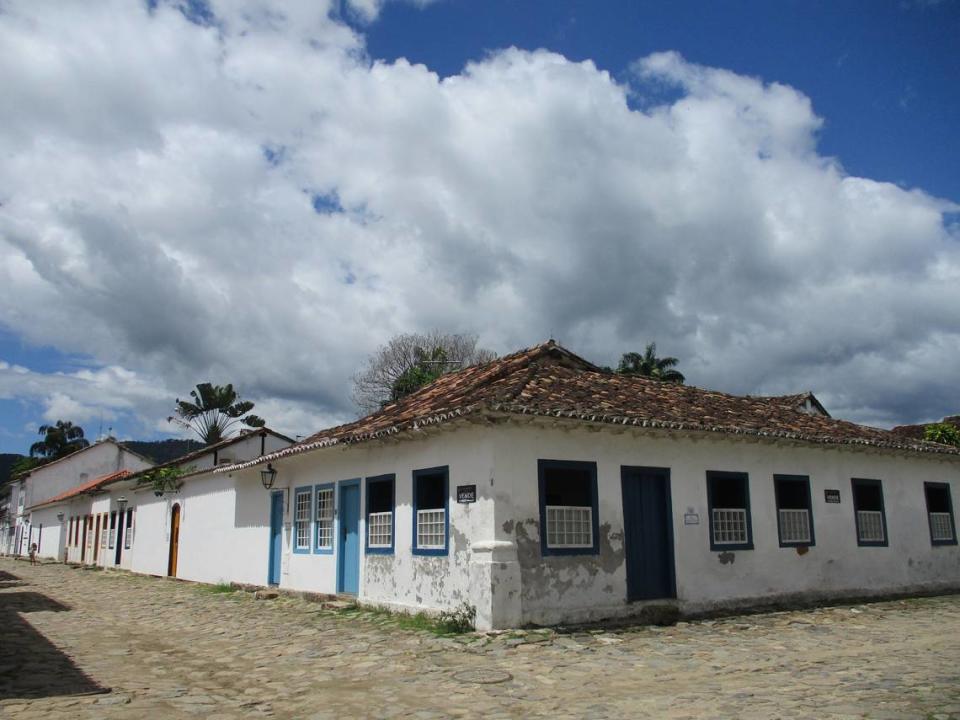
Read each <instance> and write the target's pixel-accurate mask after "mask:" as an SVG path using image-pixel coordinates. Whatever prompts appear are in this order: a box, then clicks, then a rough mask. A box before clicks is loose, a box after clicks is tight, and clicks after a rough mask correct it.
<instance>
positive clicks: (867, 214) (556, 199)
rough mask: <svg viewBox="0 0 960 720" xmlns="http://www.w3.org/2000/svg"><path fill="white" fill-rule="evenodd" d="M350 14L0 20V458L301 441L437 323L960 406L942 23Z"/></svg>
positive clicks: (953, 59)
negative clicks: (51, 443)
mask: <svg viewBox="0 0 960 720" xmlns="http://www.w3.org/2000/svg"><path fill="white" fill-rule="evenodd" d="M331 3H332V4H331V5H330V6H329V7H328V6H327V5H326V4H325V3H323V2H314V1H313V0H309V1H307V0H302V1H301V0H297V1H294V2H291V3H289V4H288V5H285V6H283V9H279V8H278V6H276V5H275V4H271V3H266V2H261V0H249V2H247V4H246V5H245V6H243V8H242V9H240V6H239V5H238V4H237V3H229V2H225V1H224V2H221V1H218V0H211V1H210V2H207V3H202V2H199V1H198V0H192V1H191V2H189V3H186V2H179V1H178V0H157V1H156V2H150V3H145V4H143V5H137V4H136V3H129V2H121V1H120V0H103V1H102V2H94V3H89V4H87V5H84V6H83V7H82V8H80V7H67V6H56V5H49V6H44V4H36V3H30V2H14V3H10V4H9V5H7V6H5V8H4V12H3V13H0V77H4V78H8V80H9V82H8V83H7V86H8V98H9V102H7V103H4V107H3V108H0V152H3V154H4V157H6V158H9V159H10V160H9V162H6V163H5V164H4V167H3V168H0V261H2V262H0V452H16V451H19V452H23V451H25V450H26V448H27V447H29V445H30V443H31V442H33V440H34V439H35V437H36V433H35V428H36V427H37V426H38V425H40V424H43V423H45V422H50V421H52V420H54V419H57V418H62V419H71V420H74V421H75V422H78V423H79V424H81V425H83V427H84V428H85V429H86V430H87V433H88V435H90V436H95V435H96V433H97V430H98V428H99V427H100V426H101V423H102V426H103V428H104V429H106V428H107V427H111V428H113V430H114V432H115V433H116V434H118V435H119V436H121V437H135V438H138V439H148V438H158V437H163V436H167V435H170V434H172V431H173V428H172V427H171V426H170V425H169V424H168V423H167V422H166V416H167V415H168V414H169V412H170V410H171V409H172V406H173V400H174V398H175V397H177V396H178V395H179V396H183V395H185V394H186V393H187V392H188V391H189V389H190V388H191V387H192V386H193V385H194V384H195V383H197V382H202V381H207V380H209V381H213V382H221V383H222V382H228V381H232V382H234V383H235V384H237V386H238V387H239V388H240V390H241V393H242V394H243V395H244V396H245V397H249V398H251V399H253V400H255V401H256V402H257V403H258V412H259V413H260V414H262V415H264V416H265V417H266V418H267V420H268V422H269V423H270V424H271V425H274V426H276V427H277V428H278V429H280V430H282V431H284V432H286V433H288V434H291V435H297V434H303V435H305V434H309V433H312V432H314V431H316V430H317V429H319V428H320V427H323V426H325V425H327V424H330V423H334V422H339V421H343V420H347V419H350V418H351V417H353V416H354V415H355V413H356V408H355V406H354V405H353V403H352V402H351V400H350V385H351V377H352V374H353V372H354V371H355V370H356V368H357V367H358V366H359V365H360V363H361V362H362V361H363V358H364V357H366V356H367V355H368V354H369V353H370V352H372V351H373V350H374V349H375V348H376V347H377V346H378V345H379V344H380V343H382V342H384V341H385V340H386V339H388V338H389V337H390V336H391V335H393V334H396V333H398V332H404V331H418V330H428V329H431V328H440V329H443V330H446V331H451V332H468V333H474V334H476V335H478V336H479V339H480V343H481V344H482V345H484V346H486V347H489V348H490V349H493V350H494V351H496V352H499V353H506V352H511V351H513V350H516V349H518V348H520V347H524V346H529V345H532V344H534V343H536V342H539V341H541V340H543V339H545V338H546V337H547V336H548V335H551V334H552V335H556V336H557V337H559V339H560V340H561V341H562V342H564V343H565V344H567V345H568V346H569V347H571V349H573V350H574V351H576V352H580V353H582V354H584V355H585V356H587V357H589V358H590V359H591V360H595V361H597V362H602V363H614V362H615V361H616V358H617V357H618V355H619V354H620V353H621V352H624V351H627V350H633V349H639V348H642V346H643V345H644V344H645V343H646V342H649V341H657V342H658V345H659V347H660V348H661V351H662V352H663V353H664V354H670V355H675V356H678V357H679V358H680V360H681V368H682V369H683V370H684V372H685V373H686V374H687V377H688V379H689V380H690V381H691V382H692V383H694V384H697V385H700V386H705V387H712V388H717V389H721V390H726V391H730V392H737V393H775V392H793V391H798V390H807V389H809V390H813V391H814V392H816V393H817V394H818V396H820V397H821V400H823V401H824V402H825V404H826V405H827V406H828V408H829V409H830V410H831V411H832V412H834V413H835V414H836V415H839V416H841V417H845V418H849V419H853V420H856V421H860V422H866V423H872V424H877V425H883V426H891V425H894V424H899V423H904V422H915V421H921V420H930V419H936V418H939V417H941V416H942V415H945V414H949V413H955V412H958V411H960V406H957V402H958V401H957V398H956V395H955V388H956V387H957V383H958V381H960V375H958V373H960V370H958V368H957V365H958V364H957V363H956V361H955V358H956V353H957V350H958V348H960V317H958V313H956V312H955V311H954V310H953V308H956V307H957V302H958V301H960V297H958V293H960V290H958V287H960V248H958V246H960V227H958V222H960V220H958V218H960V215H958V205H957V203H960V173H957V171H956V169H957V168H958V167H960V143H958V142H957V141H956V128H957V127H960V93H958V92H957V87H958V86H960V82H958V81H960V53H957V51H956V46H957V38H958V37H960V2H957V0H940V1H936V0H926V1H923V0H912V1H911V0H900V1H899V2H885V1H880V0H874V1H871V2H843V3H834V2H778V3H770V2H687V1H685V0H678V1H676V2H670V3H640V2H602V3H600V2H586V1H583V2H561V1H559V0H530V1H526V2H519V1H517V0H513V1H511V0H487V1H485V2H466V1H465V0H434V1H433V2H407V1H406V0H386V1H383V0H342V2H340V1H336V2H335V1H334V0H331ZM103 37H112V38H115V41H114V42H112V43H110V44H109V45H105V44H103V43H102V42H100V38H103ZM510 48H514V49H515V50H510ZM77 58H82V60H77ZM584 61H589V63H592V65H584V64H583V62H584ZM419 66H422V67H419Z"/></svg>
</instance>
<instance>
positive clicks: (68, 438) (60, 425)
mask: <svg viewBox="0 0 960 720" xmlns="http://www.w3.org/2000/svg"><path fill="white" fill-rule="evenodd" d="M37 432H39V433H40V434H41V435H43V440H38V441H37V442H35V443H34V444H33V445H31V446H30V457H32V458H38V459H39V460H41V461H42V462H44V461H45V462H49V461H50V460H59V459H60V458H62V457H66V456H67V455H69V454H70V453H73V452H76V451H77V450H82V449H83V448H85V447H88V446H89V445H90V441H89V440H87V439H86V438H85V437H83V428H82V427H80V426H79V425H74V424H73V423H72V422H70V421H69V420H57V422H56V424H54V425H41V426H40V429H39V430H38V431H37ZM28 469H29V468H28Z"/></svg>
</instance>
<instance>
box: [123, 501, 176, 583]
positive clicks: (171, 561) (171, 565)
mask: <svg viewBox="0 0 960 720" xmlns="http://www.w3.org/2000/svg"><path fill="white" fill-rule="evenodd" d="M117 544H118V545H119V542H118V543H117ZM179 553H180V504H179V503H177V504H176V505H174V506H173V508H172V509H171V510H170V555H169V557H168V559H167V576H168V577H176V576H177V555H179Z"/></svg>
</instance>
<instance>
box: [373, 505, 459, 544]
mask: <svg viewBox="0 0 960 720" xmlns="http://www.w3.org/2000/svg"><path fill="white" fill-rule="evenodd" d="M367 547H368V548H372V549H385V548H392V547H393V511H391V510H388V511H384V512H375V513H370V514H369V515H367ZM441 547H442V546H441Z"/></svg>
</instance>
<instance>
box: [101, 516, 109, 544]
mask: <svg viewBox="0 0 960 720" xmlns="http://www.w3.org/2000/svg"><path fill="white" fill-rule="evenodd" d="M107 535H108V531H107V516H106V514H104V515H103V517H102V519H101V521H100V549H101V550H106V549H107Z"/></svg>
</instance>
